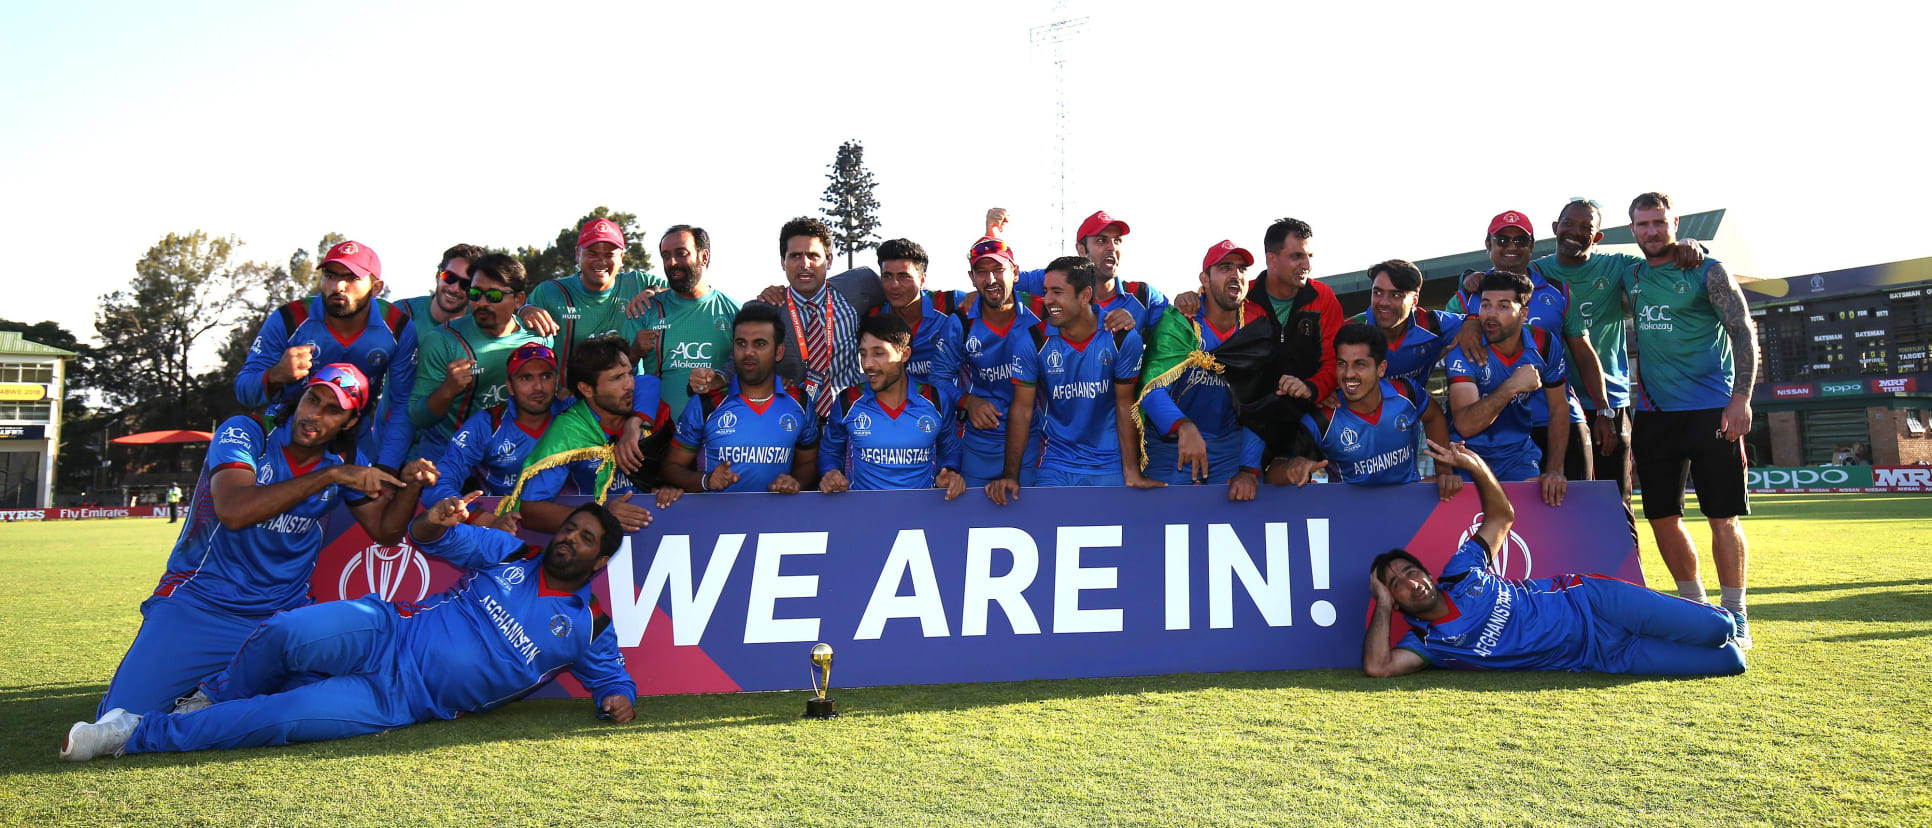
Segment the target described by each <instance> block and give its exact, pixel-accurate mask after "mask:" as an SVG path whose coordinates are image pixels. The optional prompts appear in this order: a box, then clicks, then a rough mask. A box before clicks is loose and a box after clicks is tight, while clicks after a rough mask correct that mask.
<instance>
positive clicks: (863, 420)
mask: <svg viewBox="0 0 1932 828" xmlns="http://www.w3.org/2000/svg"><path fill="white" fill-rule="evenodd" d="M852 433H853V434H856V435H858V436H860V437H869V436H871V435H872V418H871V417H870V416H867V415H865V414H860V415H859V416H857V417H853V418H852Z"/></svg>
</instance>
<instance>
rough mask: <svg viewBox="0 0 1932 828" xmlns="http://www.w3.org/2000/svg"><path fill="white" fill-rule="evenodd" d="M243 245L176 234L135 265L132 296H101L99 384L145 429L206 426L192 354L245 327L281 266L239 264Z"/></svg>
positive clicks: (96, 319)
mask: <svg viewBox="0 0 1932 828" xmlns="http://www.w3.org/2000/svg"><path fill="white" fill-rule="evenodd" d="M240 245H241V240H239V239H237V238H235V237H233V236H227V237H210V236H209V235H208V234H207V233H204V232H202V231H200V230H196V231H194V232H192V233H189V234H186V235H177V234H174V233H169V234H168V235H167V236H166V237H164V238H163V239H161V241H160V242H158V243H156V244H155V245H154V246H153V247H151V248H148V252H147V255H145V256H142V257H141V260H140V261H139V262H136V263H135V265H134V273H135V275H134V279H133V280H132V281H131V282H129V283H128V287H127V289H126V290H119V291H115V292H113V293H110V294H107V295H105V296H102V297H101V309H100V311H99V312H98V313H97V314H96V315H95V317H94V328H95V331H96V332H97V333H98V334H99V335H100V339H101V343H102V344H101V347H100V348H99V349H98V354H99V362H98V366H97V367H98V371H97V373H96V380H97V386H98V387H99V389H100V391H101V392H102V394H103V395H104V396H105V397H106V399H107V401H108V402H109V404H110V405H112V406H113V407H116V408H120V407H133V408H136V409H138V411H137V412H136V414H137V417H136V419H137V420H139V421H140V423H141V425H142V426H144V427H154V428H188V427H200V424H202V423H203V421H204V420H206V419H208V414H209V412H204V411H201V410H200V409H201V408H202V407H203V406H199V405H196V404H195V401H196V400H197V398H198V397H199V396H200V395H199V394H198V391H199V390H200V389H199V388H198V386H199V384H200V383H198V382H197V378H196V377H195V376H194V374H193V373H192V372H191V371H190V370H189V367H188V360H189V355H190V353H191V352H192V351H193V349H194V345H195V343H196V342H197V341H199V340H200V339H201V337H202V336H204V335H206V334H208V333H210V332H217V331H223V332H225V331H226V330H227V329H228V328H230V327H232V326H234V325H235V324H236V323H237V322H239V321H241V320H242V319H243V318H244V317H245V316H246V315H247V313H248V311H250V310H251V309H252V307H251V306H252V305H254V304H256V303H259V302H261V301H262V300H261V299H260V297H261V296H262V294H263V293H264V292H266V290H267V287H266V286H267V284H268V283H269V282H270V280H271V278H272V277H273V276H274V274H275V271H276V268H271V267H269V266H267V265H264V264H260V263H257V262H237V261H234V258H235V248H237V247H239V246H240Z"/></svg>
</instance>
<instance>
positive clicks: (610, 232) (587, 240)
mask: <svg viewBox="0 0 1932 828" xmlns="http://www.w3.org/2000/svg"><path fill="white" fill-rule="evenodd" d="M598 242H610V243H611V244H614V245H617V246H618V248H619V249H622V248H623V247H624V231H623V230H622V229H621V228H619V227H618V226H617V222H614V221H611V220H610V219H603V218H600V219H591V220H590V221H586V222H584V226H583V228H582V229H580V230H578V231H577V249H578V250H582V249H584V248H586V247H589V246H591V245H593V244H596V243H598Z"/></svg>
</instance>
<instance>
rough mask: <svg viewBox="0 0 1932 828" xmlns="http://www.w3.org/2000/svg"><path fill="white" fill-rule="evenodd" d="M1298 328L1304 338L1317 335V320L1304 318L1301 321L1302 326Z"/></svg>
mask: <svg viewBox="0 0 1932 828" xmlns="http://www.w3.org/2000/svg"><path fill="white" fill-rule="evenodd" d="M1297 327H1298V328H1300V330H1301V335H1302V336H1314V335H1315V320H1313V319H1309V318H1303V319H1302V320H1301V324H1300V325H1298V326H1297Z"/></svg>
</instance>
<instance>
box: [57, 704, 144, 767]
mask: <svg viewBox="0 0 1932 828" xmlns="http://www.w3.org/2000/svg"><path fill="white" fill-rule="evenodd" d="M139 724H141V717H140V716H136V715H134V714H133V713H129V712H127V711H126V710H122V709H121V708H118V707H116V708H114V709H113V710H109V711H107V715H105V716H102V717H101V720H100V721H98V722H95V723H93V724H88V723H86V722H75V723H74V726H73V727H70V728H68V729H67V739H66V740H65V741H63V742H61V744H60V758H61V759H63V760H65V761H68V762H85V761H87V760H89V759H98V758H100V757H102V756H119V755H121V750H122V749H123V748H126V747H127V738H128V737H129V736H132V735H134V728H135V727H136V726H137V725H139Z"/></svg>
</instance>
